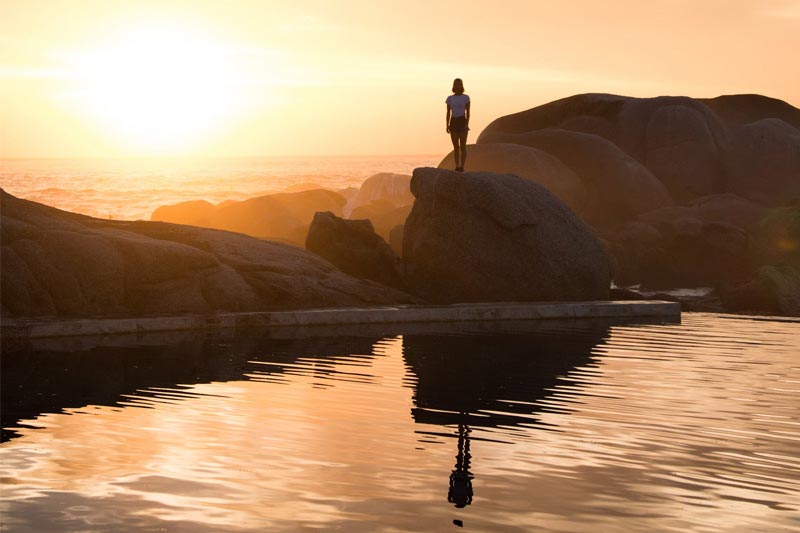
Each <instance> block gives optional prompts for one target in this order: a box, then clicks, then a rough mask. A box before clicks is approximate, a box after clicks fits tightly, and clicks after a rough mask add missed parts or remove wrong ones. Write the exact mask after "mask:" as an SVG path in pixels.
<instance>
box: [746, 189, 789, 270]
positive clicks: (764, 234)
mask: <svg viewBox="0 0 800 533" xmlns="http://www.w3.org/2000/svg"><path fill="white" fill-rule="evenodd" d="M751 234H752V248H753V255H754V257H755V261H756V263H757V264H759V265H786V266H791V267H794V268H796V269H797V270H798V271H800V203H798V204H796V205H793V206H789V207H780V208H774V209H770V210H768V211H767V212H766V213H765V214H764V216H763V218H762V219H761V220H759V222H758V224H756V225H755V226H754V227H753V230H752V232H751Z"/></svg>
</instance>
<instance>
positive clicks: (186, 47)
mask: <svg viewBox="0 0 800 533" xmlns="http://www.w3.org/2000/svg"><path fill="white" fill-rule="evenodd" d="M69 61H70V62H71V63H73V65H72V70H73V72H75V73H76V76H75V78H76V79H75V82H76V83H75V85H74V86H73V87H72V88H71V89H70V90H69V91H68V93H67V98H68V100H69V101H70V103H71V105H72V106H73V107H74V108H75V111H77V112H78V113H79V114H80V115H81V116H82V117H91V118H92V119H94V121H95V122H96V123H97V125H99V126H100V127H102V128H103V130H104V133H105V134H109V135H114V136H115V137H117V138H118V139H117V140H118V141H119V142H121V143H122V144H124V145H126V146H125V147H126V148H129V149H134V150H136V149H138V150H144V151H147V152H149V153H152V152H156V153H175V152H176V151H177V152H180V151H184V150H190V149H192V148H196V147H197V146H198V145H200V144H202V143H203V142H205V141H208V140H210V139H213V138H214V137H215V136H218V135H219V134H220V132H221V131H222V130H225V129H226V128H227V127H230V126H232V122H233V121H234V120H235V119H236V118H237V116H239V115H240V113H241V111H242V110H243V109H244V108H245V107H247V105H248V103H249V102H248V95H247V92H246V90H245V89H246V88H245V87H244V86H243V84H242V83H241V80H242V79H243V78H244V77H245V76H246V74H247V73H245V72H242V70H243V66H242V65H241V62H240V61H239V58H238V56H237V48H236V47H235V46H234V45H232V44H231V43H226V42H224V41H221V40H219V39H215V38H212V37H210V36H209V35H208V33H207V32H203V31H202V30H201V29H199V28H190V27H182V26H176V25H171V24H170V25H167V24H161V25H156V24H151V25H143V26H137V27H133V28H129V29H126V30H123V31H121V32H119V33H118V34H117V35H116V36H115V37H114V38H113V39H111V40H110V42H107V43H104V44H103V45H101V46H97V45H95V46H93V47H92V48H91V51H88V52H77V53H73V54H71V55H70V57H69Z"/></svg>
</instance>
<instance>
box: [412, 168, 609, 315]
mask: <svg viewBox="0 0 800 533" xmlns="http://www.w3.org/2000/svg"><path fill="white" fill-rule="evenodd" d="M411 192H412V193H413V194H414V196H415V197H416V201H415V202H414V207H413V209H412V210H411V214H410V215H409V217H408V220H407V221H406V226H405V230H404V237H403V259H404V261H405V266H406V281H407V283H408V284H409V285H410V286H411V287H412V288H413V290H414V291H416V293H417V294H420V295H424V296H425V297H426V299H429V300H431V301H434V302H438V303H451V302H479V301H542V300H544V301H548V300H602V299H607V298H608V291H609V285H610V276H609V267H608V261H607V257H606V255H605V252H604V250H603V247H602V245H601V243H600V241H599V240H598V239H597V237H595V236H594V234H593V233H592V231H591V229H589V227H588V226H586V224H585V223H583V222H582V221H581V220H580V219H579V218H578V217H577V216H576V215H575V214H574V213H572V211H570V210H569V208H568V207H567V206H566V205H564V203H563V202H561V201H560V200H559V199H558V198H557V197H556V196H555V195H553V194H552V193H551V192H549V191H548V190H547V189H546V188H545V187H543V186H541V185H539V184H537V183H535V182H533V181H531V180H526V179H523V178H520V177H518V176H515V175H511V174H491V173H488V172H467V173H459V172H452V171H448V170H444V169H433V168H418V169H416V170H415V171H414V175H413V178H412V180H411Z"/></svg>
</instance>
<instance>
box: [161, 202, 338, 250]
mask: <svg viewBox="0 0 800 533" xmlns="http://www.w3.org/2000/svg"><path fill="white" fill-rule="evenodd" d="M345 202H346V200H345V198H344V197H343V196H341V195H340V194H338V193H335V192H333V191H330V190H326V189H314V190H303V191H299V192H287V193H276V194H269V195H265V196H259V197H256V198H250V199H248V200H244V201H241V202H224V203H223V204H220V205H218V206H213V205H212V204H210V203H208V202H204V201H191V202H183V203H180V204H175V205H171V206H163V207H159V208H158V209H156V210H155V211H154V212H153V215H152V216H151V217H150V218H151V220H154V221H163V222H173V223H179V224H191V225H193V226H202V227H206V228H214V229H223V230H228V231H236V232H239V233H244V234H247V235H251V236H253V237H261V238H264V239H276V240H281V241H286V242H290V243H292V244H297V245H299V246H302V245H303V243H304V242H305V238H306V234H307V233H308V226H309V225H310V224H311V220H312V219H313V218H314V213H316V212H317V211H331V212H333V213H337V214H339V215H341V213H342V208H343V207H344V205H345Z"/></svg>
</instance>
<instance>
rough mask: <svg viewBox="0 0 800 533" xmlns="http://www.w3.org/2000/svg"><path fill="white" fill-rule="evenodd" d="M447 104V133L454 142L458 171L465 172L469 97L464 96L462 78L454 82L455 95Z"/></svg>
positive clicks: (454, 154) (454, 155) (452, 95)
mask: <svg viewBox="0 0 800 533" xmlns="http://www.w3.org/2000/svg"><path fill="white" fill-rule="evenodd" d="M445 103H446V104H447V133H449V134H450V139H451V140H452V141H453V160H454V161H455V164H456V171H458V172H464V163H465V162H466V161H467V132H468V131H469V96H467V95H466V94H464V82H463V81H461V78H456V79H455V80H453V94H451V95H450V96H448V97H447V100H445Z"/></svg>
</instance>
